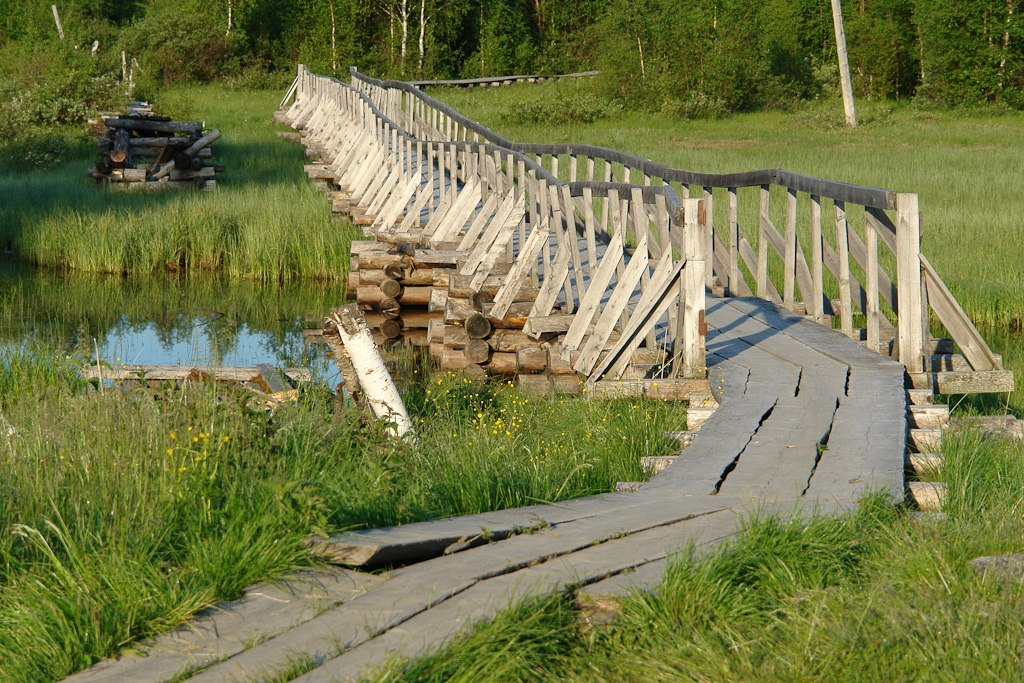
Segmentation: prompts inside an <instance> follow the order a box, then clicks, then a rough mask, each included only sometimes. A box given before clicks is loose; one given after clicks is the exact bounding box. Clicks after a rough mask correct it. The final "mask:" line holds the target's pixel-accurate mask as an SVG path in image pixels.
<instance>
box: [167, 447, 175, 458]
mask: <svg viewBox="0 0 1024 683" xmlns="http://www.w3.org/2000/svg"><path fill="white" fill-rule="evenodd" d="M172 455H174V449H173V448H168V449H167V456H168V457H170V456H172Z"/></svg>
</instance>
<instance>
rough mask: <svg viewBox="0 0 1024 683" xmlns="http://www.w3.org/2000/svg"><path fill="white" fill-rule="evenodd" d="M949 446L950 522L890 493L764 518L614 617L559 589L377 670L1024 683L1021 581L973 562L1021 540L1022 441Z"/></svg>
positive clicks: (572, 677) (407, 675) (487, 675)
mask: <svg viewBox="0 0 1024 683" xmlns="http://www.w3.org/2000/svg"><path fill="white" fill-rule="evenodd" d="M945 451H946V458H947V466H946V468H945V471H944V472H943V473H941V478H942V479H944V480H945V481H946V482H947V483H948V485H949V487H950V498H949V502H948V503H947V506H946V513H947V517H945V518H916V517H911V516H908V515H906V514H904V513H903V512H902V511H901V510H900V509H899V508H894V507H891V506H890V505H889V504H888V501H885V500H883V499H880V498H877V497H876V498H869V499H868V500H866V501H864V502H863V503H862V504H861V506H860V508H859V509H858V510H857V511H856V512H855V513H852V514H849V515H847V516H845V517H839V518H812V519H811V520H810V521H807V522H802V521H799V520H794V521H785V522H784V521H779V520H777V519H771V518H759V519H758V518H755V519H753V520H751V521H750V522H749V523H748V524H747V525H746V527H745V528H744V529H743V530H742V531H741V533H740V534H739V536H738V537H737V538H736V539H735V540H734V541H733V542H732V543H730V544H729V545H727V546H726V547H724V548H721V549H719V550H718V551H716V552H714V554H712V555H711V556H710V557H707V558H697V557H695V556H694V555H692V554H691V553H688V552H684V553H683V554H682V555H681V556H680V557H679V558H678V559H677V560H676V561H675V562H674V563H673V564H672V565H671V566H670V568H669V570H668V572H667V573H666V575H665V578H664V580H663V582H662V583H661V585H660V586H659V587H658V588H657V590H656V591H655V592H653V593H651V594H641V593H637V594H634V595H631V596H629V597H628V598H626V599H625V600H624V602H623V605H622V611H621V614H620V616H619V618H618V620H617V622H616V623H615V624H614V625H613V626H611V627H609V628H606V629H603V630H597V631H593V630H582V629H580V628H579V622H578V621H577V614H576V612H575V610H574V608H573V606H572V602H571V600H570V599H569V598H567V597H564V596H552V597H547V598H544V599H542V600H539V601H534V602H532V603H528V604H523V605H519V606H517V607H515V608H513V609H512V610H510V611H509V612H507V613H505V614H503V615H501V616H499V617H498V618H496V619H494V620H491V621H489V622H485V623H481V624H478V625H475V626H474V627H473V628H472V629H471V630H469V631H468V632H467V634H466V635H465V637H464V638H463V639H462V640H460V641H459V642H457V643H455V644H454V645H452V646H451V647H450V648H449V649H448V650H446V651H444V652H442V653H440V654H437V655H435V656H433V657H429V658H425V659H422V660H418V661H414V662H405V663H402V662H393V663H392V664H391V665H390V667H389V668H388V669H387V670H386V671H384V672H382V673H381V674H380V675H379V677H378V678H377V680H380V681H396V680H403V681H442V680H444V681H470V680H472V681H567V680H568V681H592V680H609V681H676V680H715V681H779V680H785V681H797V680H842V681H854V680H855V681H891V680H972V681H974V680H989V681H1003V680H1018V679H1019V678H1020V672H1021V668H1020V667H1021V644H1022V643H1024V621H1022V620H1021V618H1020V614H1021V611H1022V609H1024V584H1022V583H1021V582H1020V581H1016V580H1012V579H1002V578H1000V577H998V576H985V575H980V574H978V573H976V572H975V571H973V570H972V569H971V568H970V566H969V564H968V562H969V560H970V559H972V558H974V557H977V556H980V555H988V554H999V553H1005V552H1021V551H1022V550H1024V548H1022V545H1021V539H1022V538H1024V518H1022V516H1021V514H1020V510H1021V508H1022V507H1024V460H1022V459H1021V457H1020V456H1021V449H1020V446H1019V444H1014V443H1010V442H999V441H991V440H989V441H983V440H981V439H980V438H978V436H977V435H970V434H967V435H961V436H959V437H957V438H954V439H952V440H951V441H950V443H949V445H947V447H946V448H945Z"/></svg>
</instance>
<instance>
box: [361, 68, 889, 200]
mask: <svg viewBox="0 0 1024 683" xmlns="http://www.w3.org/2000/svg"><path fill="white" fill-rule="evenodd" d="M350 72H351V74H352V77H353V78H354V79H356V80H359V81H363V82H365V83H368V84H370V85H373V86H376V87H378V88H394V89H397V90H401V91H403V92H407V93H410V94H411V95H412V96H414V97H416V98H418V99H420V100H422V101H423V102H425V103H427V104H428V105H430V106H431V107H433V108H434V109H437V110H439V111H441V112H443V113H444V114H445V115H447V116H448V117H450V118H451V119H452V120H454V121H456V122H457V123H459V124H460V125H462V126H464V127H465V128H467V129H468V130H471V131H473V132H474V133H476V134H477V135H479V136H481V137H482V138H484V139H485V140H488V141H489V142H493V143H494V144H497V145H500V146H501V147H505V148H507V149H511V150H514V151H518V152H522V153H524V154H571V155H582V156H591V157H599V158H601V159H605V160H606V161H611V162H613V163H619V164H623V165H626V166H629V167H630V168H635V169H638V170H640V171H643V172H644V173H646V174H647V175H651V176H656V177H658V178H661V179H663V180H666V181H671V182H679V183H685V184H691V185H705V186H709V187H721V188H728V187H754V186H758V185H780V186H783V187H788V188H792V189H795V190H799V191H801V192H810V193H813V194H816V195H819V196H822V197H828V198H829V199H833V200H837V201H843V202H850V203H853V204H860V205H862V206H865V207H869V208H876V209H884V210H892V209H895V208H896V192H894V191H893V190H887V189H884V188H878V187H868V186H864V185H855V184H853V183H844V182H840V181H836V180H826V179H824V178H818V177H815V176H809V175H804V174H801V173H795V172H793V171H787V170H785V169H782V168H767V169H761V170H758V171H746V172H742V173H702V172H698V171H689V170H685V169H679V168H673V167H671V166H665V165H664V164H659V163H657V162H655V161H651V160H650V159H645V158H643V157H638V156H636V155H633V154H629V153H627V152H622V151H619V150H615V149H609V148H607V147H598V146H594V145H577V144H572V143H566V144H538V143H522V142H514V141H512V140H509V139H508V138H506V137H504V136H502V135H500V134H498V133H496V132H494V131H493V130H491V129H490V128H487V127H486V126H484V125H483V124H481V123H479V122H477V121H474V120H473V119H470V118H469V117H467V116H465V115H463V114H460V113H459V112H458V111H456V110H455V109H452V108H451V107H450V106H448V105H447V104H445V103H444V102H441V101H440V100H437V99H435V98H433V97H431V96H430V95H427V94H426V93H424V92H423V91H421V90H420V89H419V88H417V87H415V86H414V85H412V84H410V83H407V82H405V81H392V80H380V79H377V78H373V77H372V76H367V75H366V74H363V73H360V72H359V71H358V70H357V69H356V68H355V67H351V69H350Z"/></svg>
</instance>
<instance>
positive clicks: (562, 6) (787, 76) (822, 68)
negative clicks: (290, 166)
mask: <svg viewBox="0 0 1024 683" xmlns="http://www.w3.org/2000/svg"><path fill="white" fill-rule="evenodd" d="M843 5H844V6H843V14H844V19H845V25H846V35H847V45H848V48H849V54H850V64H851V71H852V77H853V82H854V87H855V90H856V91H857V94H858V95H859V96H862V97H868V98H874V99H884V98H896V99H903V98H910V97H914V96H922V97H924V98H927V99H930V100H932V101H935V102H937V103H939V104H940V105H942V106H963V105H968V106H977V105H979V104H986V103H993V102H995V103H999V104H1001V105H1003V106H1009V107H1013V108H1021V107H1022V106H1024V95H1022V94H1021V93H1022V92H1024V24H1022V19H1021V15H1022V14H1024V13H1022V12H1021V11H1020V8H1016V5H1015V3H1013V2H1010V3H1006V2H1003V0H971V1H970V2H967V3H963V2H953V1H952V0H941V1H940V2H923V1H921V0H858V1H857V2H853V1H852V0H847V1H846V2H844V3H843ZM228 6H229V3H215V4H213V5H210V4H208V3H207V4H204V3H202V2H199V0H186V1H185V2H178V1H175V0H155V1H153V2H146V3H143V2H137V1H133V2H101V3H89V2H85V0H69V1H68V2H66V3H64V4H62V5H61V8H60V9H61V12H62V16H63V18H64V26H65V33H66V36H67V37H66V40H65V41H64V42H63V43H61V42H60V41H58V39H57V37H56V30H55V27H54V25H53V18H52V15H51V14H50V12H49V11H48V10H49V8H48V6H47V5H46V4H45V3H39V4H31V3H25V2H23V0H6V1H5V2H3V3H2V4H0V51H2V50H4V49H5V45H6V46H8V47H9V46H17V47H18V48H19V49H21V50H23V51H24V50H31V49H37V48H38V49H41V50H43V51H46V52H51V53H52V52H55V51H64V52H76V53H78V54H79V55H80V56H82V57H87V58H88V59H91V60H92V62H93V63H94V65H95V67H96V69H98V73H99V74H110V75H113V76H119V75H120V69H121V59H120V57H121V50H122V49H124V50H126V51H127V56H128V59H129V64H131V60H132V59H133V58H134V59H137V60H138V62H139V64H140V66H139V68H138V69H136V70H135V72H134V76H135V81H136V84H137V86H138V91H137V94H138V95H141V96H147V97H148V96H151V95H152V94H154V93H156V92H157V91H158V90H159V87H161V86H163V85H166V84H170V83H178V82H209V81H222V82H226V83H227V84H228V85H229V86H230V87H241V88H254V87H255V88H265V87H271V86H273V87H280V85H279V84H280V83H281V82H282V81H287V80H288V79H290V77H291V74H293V73H294V67H295V63H296V62H301V63H304V64H306V65H307V66H309V67H310V68H312V69H313V70H314V71H316V72H318V73H325V74H333V75H335V76H340V77H342V78H344V77H345V76H346V72H347V68H348V66H350V65H352V64H357V65H358V66H359V67H360V68H361V69H362V70H363V71H364V72H367V73H371V74H373V75H377V76H383V77H389V78H412V77H419V78H464V77H472V76H489V75H511V74H522V73H526V72H546V73H553V72H561V73H565V72H569V71H576V70H582V69H590V68H594V67H599V68H600V69H601V70H602V71H603V72H604V74H605V75H604V79H603V80H604V82H605V84H606V87H605V92H606V94H607V95H609V96H610V98H611V99H615V100H617V101H622V102H624V103H626V104H628V106H630V107H643V108H645V109H648V110H652V111H664V112H665V113H668V114H671V115H672V116H676V117H686V118H705V117H715V116H721V115H724V114H728V113H732V112H740V111H751V110H756V109H763V108H769V109H779V108H783V109H784V108H790V107H792V106H794V105H795V103H797V102H799V101H802V100H807V99H809V98H815V97H822V96H828V97H830V98H831V97H834V96H836V95H837V93H836V90H835V88H836V86H837V84H838V73H837V71H836V70H835V68H834V65H835V62H836V49H835V38H834V33H833V26H832V14H831V11H830V7H829V5H828V4H827V3H823V2H819V1H818V0H767V1H765V2H760V3H750V2H743V1H742V0H716V1H715V2H704V3H674V2H669V1H668V0H638V1H637V2H632V1H627V0H567V1H566V2H559V3H554V4H552V3H544V2H539V1H538V2H528V3H522V2H515V1H513V0H497V1H492V2H484V1H483V0H455V1H452V2H440V1H439V0H423V2H420V3H417V2H415V1H413V0H410V1H409V2H406V3H404V4H403V3H400V2H399V1H398V0H384V1H383V2H381V3H376V4H374V3H365V2H360V1H359V0H300V1H299V2H283V1H281V0H232V2H231V3H230V7H231V13H230V17H229V13H228ZM94 41H96V42H95V44H96V45H97V53H96V54H95V55H92V54H91V52H90V49H91V46H92V45H93V44H94ZM17 61H18V59H17V57H16V56H15V53H14V52H11V53H7V54H2V53H0V73H2V72H3V71H4V70H5V69H10V68H11V67H12V65H16V63H17ZM55 63H56V64H57V65H58V67H57V68H56V69H54V68H51V65H50V64H44V65H42V66H43V68H42V69H37V70H36V72H35V73H43V72H53V71H58V70H64V69H67V68H68V67H67V66H66V65H64V64H63V63H62V62H60V61H59V60H56V62H55ZM264 74H267V76H266V77H265V76H264ZM79 80H80V79H79ZM529 116H530V115H526V117H527V118H528V117H529ZM542 119H543V117H540V118H539V119H538V120H542Z"/></svg>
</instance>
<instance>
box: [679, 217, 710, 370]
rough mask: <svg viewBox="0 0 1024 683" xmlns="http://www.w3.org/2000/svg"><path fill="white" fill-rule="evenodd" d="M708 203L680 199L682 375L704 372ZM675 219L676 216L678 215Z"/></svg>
mask: <svg viewBox="0 0 1024 683" xmlns="http://www.w3.org/2000/svg"><path fill="white" fill-rule="evenodd" d="M706 209H707V205H706V204H705V202H704V200H702V199H685V200H683V216H681V218H682V219H683V221H682V222H683V252H684V256H685V257H686V267H685V270H684V276H683V279H682V282H683V283H684V285H683V292H682V293H683V297H682V300H683V310H682V316H680V317H681V320H682V328H683V334H682V351H683V377H687V378H703V377H706V376H707V367H706V366H705V353H704V335H705V334H706V328H705V323H704V306H705V301H704V279H705V274H706V272H705V271H706V270H707V265H706V263H707V262H706V259H707V257H708V254H707V251H706V243H705V240H704V225H706V224H707V221H708V216H707V214H706ZM677 222H678V218H677Z"/></svg>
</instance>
